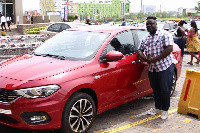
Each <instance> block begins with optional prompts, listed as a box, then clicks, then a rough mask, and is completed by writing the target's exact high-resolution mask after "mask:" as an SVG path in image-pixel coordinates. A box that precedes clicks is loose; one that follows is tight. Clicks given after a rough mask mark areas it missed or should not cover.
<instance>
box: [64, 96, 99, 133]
mask: <svg viewBox="0 0 200 133" xmlns="http://www.w3.org/2000/svg"><path fill="white" fill-rule="evenodd" d="M95 116H96V106H95V102H94V100H93V99H92V97H91V96H90V95H88V94H86V93H81V92H76V93H74V94H73V95H72V96H71V97H70V98H69V99H68V101H67V102H66V104H65V107H64V110H63V115H62V125H61V131H62V133H86V132H87V131H88V130H89V128H90V127H91V125H92V123H93V121H94V119H95Z"/></svg>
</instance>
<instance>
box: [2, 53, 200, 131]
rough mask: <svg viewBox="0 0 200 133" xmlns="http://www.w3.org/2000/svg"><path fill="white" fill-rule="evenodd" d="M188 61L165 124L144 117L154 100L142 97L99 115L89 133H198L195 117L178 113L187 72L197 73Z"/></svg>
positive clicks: (3, 129) (197, 120)
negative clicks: (189, 70) (193, 71)
mask: <svg viewBox="0 0 200 133" xmlns="http://www.w3.org/2000/svg"><path fill="white" fill-rule="evenodd" d="M189 60H190V55H185V56H184V58H183V68H182V72H181V76H180V78H179V79H178V81H177V86H176V92H175V94H174V96H173V97H172V98H171V107H170V110H169V118H168V119H167V120H162V119H160V116H159V115H156V116H149V115H146V112H147V111H148V110H149V109H150V108H151V107H154V100H153V99H152V97H143V98H140V99H137V100H134V101H132V102H130V103H127V104H124V105H122V106H119V107H116V108H114V109H111V110H109V111H106V112H104V113H102V114H100V115H98V116H97V117H96V120H95V121H94V123H93V125H92V127H91V129H90V130H89V131H88V133H141V132H144V133H172V132H174V133H199V132H200V127H199V124H200V121H199V119H198V117H197V116H195V115H183V114H179V113H177V107H178V102H179V97H180V95H181V91H182V87H183V83H184V80H185V75H186V70H188V69H196V70H198V71H200V64H199V65H196V64H194V65H192V66H191V65H188V64H187V62H188V61H189ZM195 61H196V60H195ZM0 133H60V131H58V130H57V131H28V130H21V129H14V128H11V127H7V126H4V125H0Z"/></svg>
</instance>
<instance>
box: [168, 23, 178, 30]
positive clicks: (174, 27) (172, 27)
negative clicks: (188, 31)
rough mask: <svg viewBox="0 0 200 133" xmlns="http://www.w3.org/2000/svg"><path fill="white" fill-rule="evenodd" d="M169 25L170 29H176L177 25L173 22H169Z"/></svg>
mask: <svg viewBox="0 0 200 133" xmlns="http://www.w3.org/2000/svg"><path fill="white" fill-rule="evenodd" d="M170 26H171V29H176V28H177V26H178V25H177V24H174V23H170Z"/></svg>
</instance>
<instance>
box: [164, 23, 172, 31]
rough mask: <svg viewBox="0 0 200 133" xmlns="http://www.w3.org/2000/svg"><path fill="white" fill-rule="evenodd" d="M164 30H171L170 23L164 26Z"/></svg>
mask: <svg viewBox="0 0 200 133" xmlns="http://www.w3.org/2000/svg"><path fill="white" fill-rule="evenodd" d="M163 29H165V30H170V29H171V28H170V25H169V24H168V23H166V24H165V25H164V26H163Z"/></svg>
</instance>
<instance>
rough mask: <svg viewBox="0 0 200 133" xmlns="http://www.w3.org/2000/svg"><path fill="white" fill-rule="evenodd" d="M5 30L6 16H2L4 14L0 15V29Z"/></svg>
mask: <svg viewBox="0 0 200 133" xmlns="http://www.w3.org/2000/svg"><path fill="white" fill-rule="evenodd" d="M3 27H4V29H5V31H6V18H5V17H4V15H2V16H1V28H2V31H4V29H3Z"/></svg>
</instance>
